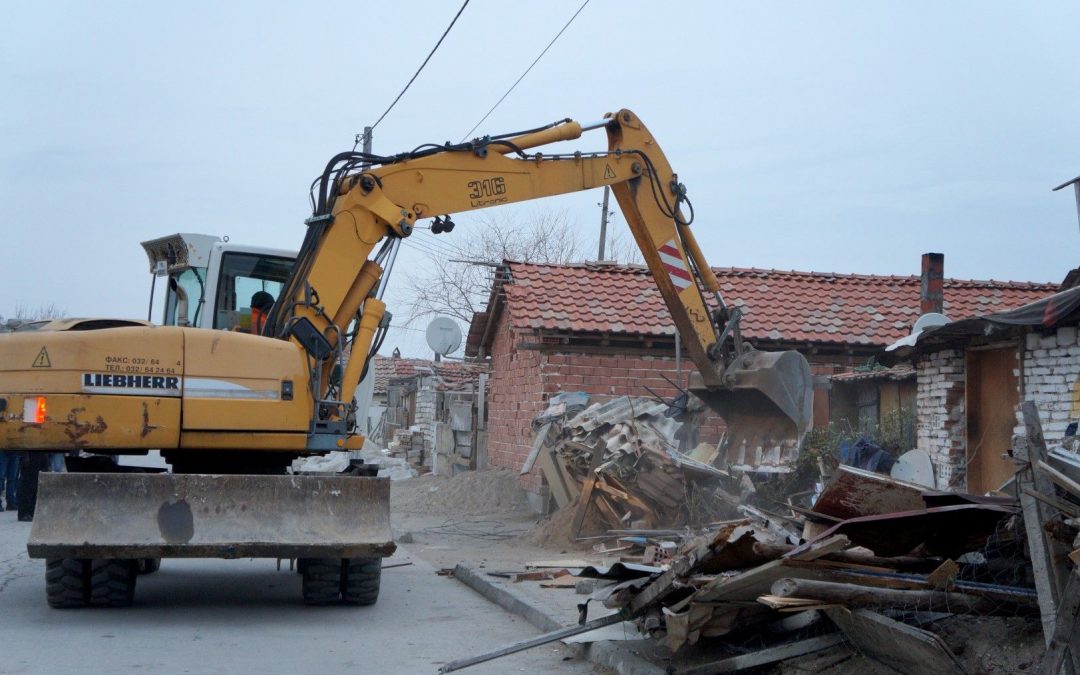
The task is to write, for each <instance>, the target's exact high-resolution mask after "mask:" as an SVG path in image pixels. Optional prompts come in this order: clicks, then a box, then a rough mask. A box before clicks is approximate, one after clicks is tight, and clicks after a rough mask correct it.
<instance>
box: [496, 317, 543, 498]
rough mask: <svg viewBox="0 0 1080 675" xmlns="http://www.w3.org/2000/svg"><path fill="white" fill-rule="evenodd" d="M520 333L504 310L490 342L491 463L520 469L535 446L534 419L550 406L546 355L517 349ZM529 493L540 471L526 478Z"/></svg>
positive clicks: (535, 486) (534, 488) (536, 488)
mask: <svg viewBox="0 0 1080 675" xmlns="http://www.w3.org/2000/svg"><path fill="white" fill-rule="evenodd" d="M517 342H518V333H517V331H516V330H515V329H514V328H513V326H512V325H511V324H510V321H509V313H508V312H503V314H502V316H501V317H500V318H499V321H498V324H497V326H496V331H495V338H494V340H493V341H492V345H491V378H490V379H489V380H488V390H487V444H488V445H487V449H488V463H489V464H490V465H491V466H493V467H499V468H505V469H512V470H514V471H519V470H520V469H521V466H522V464H524V463H525V458H526V457H528V455H529V448H530V447H531V446H532V420H533V418H535V417H536V416H537V415H539V414H540V413H541V412H543V410H544V409H545V408H546V407H547V403H546V394H545V390H544V381H543V355H542V354H541V353H540V352H538V351H535V350H528V349H517V348H516V344H517ZM522 486H523V487H524V488H525V489H527V490H529V491H530V492H538V491H539V489H540V476H539V474H538V472H537V471H535V470H534V471H533V472H532V473H531V474H530V475H528V476H526V477H524V479H523V480H522Z"/></svg>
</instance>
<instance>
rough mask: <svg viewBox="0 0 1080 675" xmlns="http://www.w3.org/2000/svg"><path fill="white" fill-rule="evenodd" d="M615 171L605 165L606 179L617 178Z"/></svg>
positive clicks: (608, 165)
mask: <svg viewBox="0 0 1080 675" xmlns="http://www.w3.org/2000/svg"><path fill="white" fill-rule="evenodd" d="M615 177H616V176H615V171H614V170H613V169H612V168H611V165H610V164H605V165H604V178H615Z"/></svg>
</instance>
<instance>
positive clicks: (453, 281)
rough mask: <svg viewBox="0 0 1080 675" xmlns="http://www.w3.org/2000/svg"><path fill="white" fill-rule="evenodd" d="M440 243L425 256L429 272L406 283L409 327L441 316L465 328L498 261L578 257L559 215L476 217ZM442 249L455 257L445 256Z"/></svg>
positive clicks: (573, 238)
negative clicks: (437, 250)
mask: <svg viewBox="0 0 1080 675" xmlns="http://www.w3.org/2000/svg"><path fill="white" fill-rule="evenodd" d="M459 232H460V230H459ZM418 234H420V236H427V235H425V234H423V233H418ZM462 235H464V236H462ZM443 241H446V242H447V243H446V244H444V245H442V246H439V248H440V249H441V250H442V253H440V254H435V253H429V255H428V260H429V262H430V267H429V271H428V272H427V273H426V274H422V275H415V276H412V277H410V279H409V295H410V299H409V302H408V305H407V306H408V309H409V319H408V322H410V323H412V322H415V321H417V320H419V319H421V318H423V317H427V316H433V315H443V316H451V317H453V318H455V319H457V320H458V321H461V322H462V323H464V324H468V323H469V322H470V321H472V316H473V313H475V312H478V311H480V310H481V309H483V308H484V305H485V303H486V302H487V297H488V293H489V292H490V291H491V286H492V282H493V280H494V274H495V273H496V272H497V267H498V265H499V264H500V263H502V261H503V260H515V261H520V262H533V263H541V262H544V263H570V262H575V261H578V260H581V259H582V255H581V248H582V247H581V245H580V242H579V241H578V239H577V237H576V235H575V234H574V229H573V227H572V226H571V224H570V222H569V220H568V219H567V216H566V214H565V213H564V212H561V211H539V212H535V213H532V214H530V215H529V216H528V220H527V221H525V220H524V219H523V218H521V217H519V216H516V215H509V216H504V217H501V218H494V217H491V216H486V217H483V216H482V217H480V218H478V219H477V220H476V221H474V222H472V223H470V225H469V228H468V231H466V232H461V233H460V234H459V235H458V236H456V237H453V238H452V239H451V238H447V239H446V240H440V243H442V242H443ZM447 247H449V248H447ZM447 250H453V251H454V252H455V254H454V255H446V254H445V253H446V251H447Z"/></svg>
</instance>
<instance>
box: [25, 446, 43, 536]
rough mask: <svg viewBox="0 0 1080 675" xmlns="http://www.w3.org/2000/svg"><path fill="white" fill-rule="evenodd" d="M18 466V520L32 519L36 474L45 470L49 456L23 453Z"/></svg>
mask: <svg viewBox="0 0 1080 675" xmlns="http://www.w3.org/2000/svg"><path fill="white" fill-rule="evenodd" d="M20 459H21V462H20V465H19V472H20V473H19V520H20V521H31V520H33V519H34V506H35V505H36V504H37V489H38V474H39V473H41V472H42V471H44V470H47V468H48V465H49V455H48V453H45V452H23V453H22V454H21V456H20Z"/></svg>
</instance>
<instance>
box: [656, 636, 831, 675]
mask: <svg viewBox="0 0 1080 675" xmlns="http://www.w3.org/2000/svg"><path fill="white" fill-rule="evenodd" d="M843 641H844V636H843V635H841V634H839V633H833V634H831V635H821V636H818V637H815V638H809V639H807V640H799V641H797V642H791V643H788V644H785V645H780V646H778V647H770V648H768V649H759V650H758V651H756V652H750V653H749V654H739V655H738V656H729V657H728V658H726V659H720V660H719V661H713V662H711V663H704V664H702V665H699V666H694V667H693V668H684V669H683V670H677V671H675V672H676V673H678V674H679V675H699V674H700V675H707V674H709V673H730V672H734V671H737V670H745V669H747V668H756V667H757V666H764V665H767V664H770V663H776V662H777V661H783V660H784V659H790V658H794V657H796V656H802V655H804V654H811V653H813V652H817V651H821V650H822V649H828V648H829V647H833V646H835V645H838V644H840V643H842V642H843Z"/></svg>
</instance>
